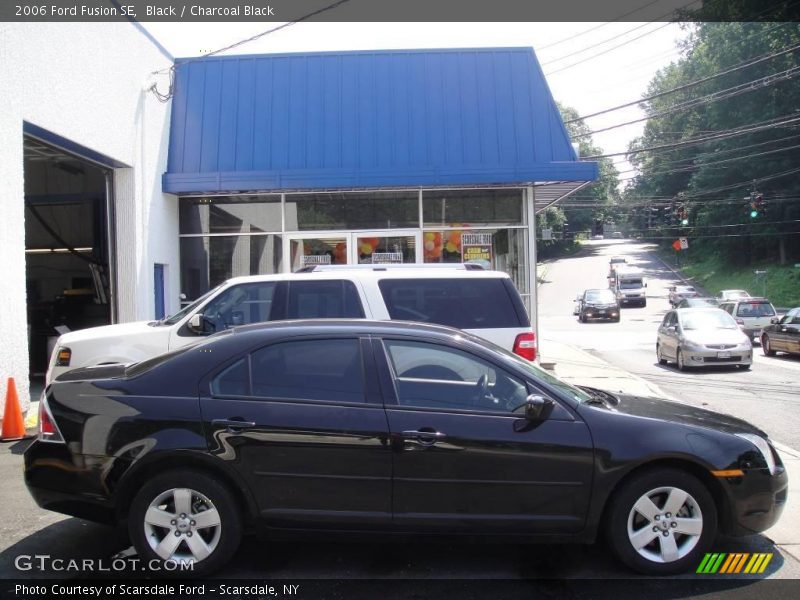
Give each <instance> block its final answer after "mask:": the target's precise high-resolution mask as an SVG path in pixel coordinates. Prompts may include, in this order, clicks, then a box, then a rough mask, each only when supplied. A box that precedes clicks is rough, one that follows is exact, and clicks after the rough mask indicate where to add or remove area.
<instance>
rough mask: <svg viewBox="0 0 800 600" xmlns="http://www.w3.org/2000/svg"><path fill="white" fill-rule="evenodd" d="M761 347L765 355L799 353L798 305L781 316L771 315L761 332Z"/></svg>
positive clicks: (799, 310) (799, 313) (799, 321)
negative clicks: (768, 322)
mask: <svg viewBox="0 0 800 600" xmlns="http://www.w3.org/2000/svg"><path fill="white" fill-rule="evenodd" d="M761 349H762V350H763V351H764V354H766V355H767V356H775V353H776V352H788V353H789V354H798V355H800V306H798V307H797V308H793V309H791V310H790V311H789V312H787V313H786V314H785V315H784V316H783V317H781V318H778V317H772V319H770V324H769V325H767V326H766V327H764V329H763V331H762V332H761Z"/></svg>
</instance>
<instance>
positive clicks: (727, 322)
mask: <svg viewBox="0 0 800 600" xmlns="http://www.w3.org/2000/svg"><path fill="white" fill-rule="evenodd" d="M681 325H682V326H683V328H684V329H685V330H692V329H694V330H701V329H702V330H708V329H736V328H737V327H738V325H737V324H736V321H734V320H733V317H731V316H730V315H729V314H728V313H726V312H724V311H721V310H709V311H706V312H699V313H694V314H688V315H682V316H681Z"/></svg>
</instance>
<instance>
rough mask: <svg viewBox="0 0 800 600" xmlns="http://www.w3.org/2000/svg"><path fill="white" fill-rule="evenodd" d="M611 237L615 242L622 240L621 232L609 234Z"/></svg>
mask: <svg viewBox="0 0 800 600" xmlns="http://www.w3.org/2000/svg"><path fill="white" fill-rule="evenodd" d="M611 237H612V238H614V239H615V240H621V239H622V232H621V231H615V232H614V233H612V234H611Z"/></svg>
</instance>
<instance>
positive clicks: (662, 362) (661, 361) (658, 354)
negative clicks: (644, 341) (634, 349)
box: [656, 344, 667, 365]
mask: <svg viewBox="0 0 800 600" xmlns="http://www.w3.org/2000/svg"><path fill="white" fill-rule="evenodd" d="M656 358H658V364H660V365H665V364H667V359H666V358H664V357H663V356H662V354H661V345H660V344H656Z"/></svg>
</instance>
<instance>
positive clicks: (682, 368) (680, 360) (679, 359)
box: [675, 348, 687, 371]
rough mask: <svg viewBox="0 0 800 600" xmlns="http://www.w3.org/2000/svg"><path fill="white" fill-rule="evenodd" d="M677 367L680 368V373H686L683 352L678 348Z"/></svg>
mask: <svg viewBox="0 0 800 600" xmlns="http://www.w3.org/2000/svg"><path fill="white" fill-rule="evenodd" d="M675 365H676V366H677V367H678V370H679V371H686V368H687V367H686V363H685V362H684V361H683V352H681V349H680V348H678V351H677V352H676V353H675Z"/></svg>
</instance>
